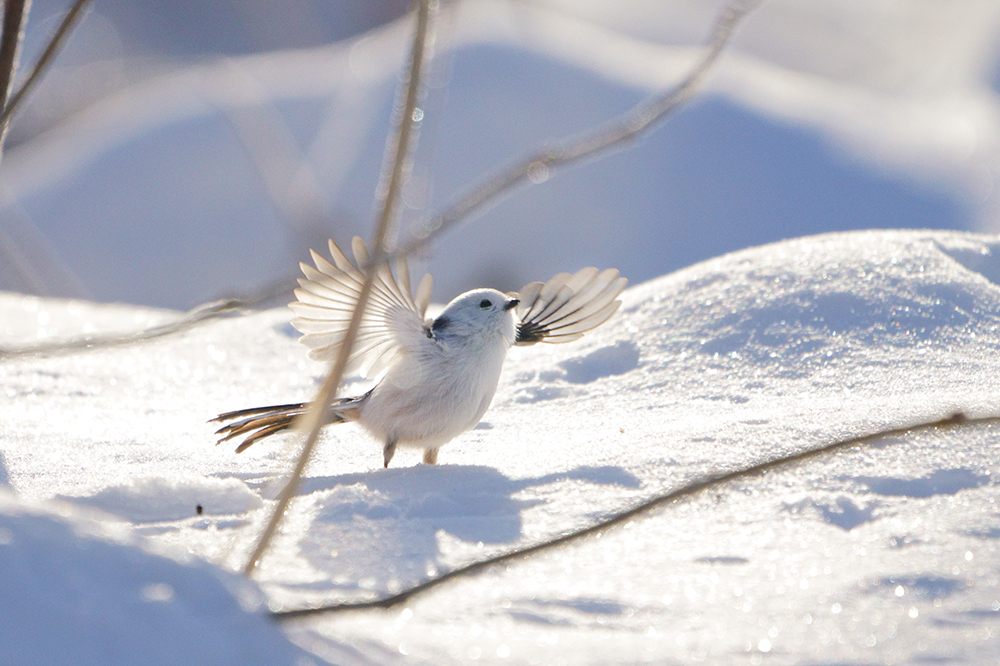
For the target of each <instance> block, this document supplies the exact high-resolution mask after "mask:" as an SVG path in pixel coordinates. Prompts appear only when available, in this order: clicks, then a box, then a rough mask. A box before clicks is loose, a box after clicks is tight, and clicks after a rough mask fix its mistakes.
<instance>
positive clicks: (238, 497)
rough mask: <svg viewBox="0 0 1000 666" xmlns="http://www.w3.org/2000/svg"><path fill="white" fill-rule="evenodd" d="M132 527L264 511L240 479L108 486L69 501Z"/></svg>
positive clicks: (190, 479)
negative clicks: (95, 510) (196, 516)
mask: <svg viewBox="0 0 1000 666" xmlns="http://www.w3.org/2000/svg"><path fill="white" fill-rule="evenodd" d="M64 499H68V500H71V501H73V502H75V503H77V504H83V505H86V506H91V507H94V508H96V509H101V510H103V511H107V512H108V513H113V514H116V515H118V516H121V517H123V518H126V519H128V520H129V521H131V522H133V523H152V522H162V521H170V520H184V519H185V518H190V517H192V516H195V515H202V514H209V515H226V514H234V513H244V512H246V511H250V510H251V509H258V508H260V507H261V500H260V498H259V497H258V496H257V495H256V494H255V493H254V492H253V491H252V490H250V488H248V487H247V485H246V484H245V483H243V482H242V481H240V480H239V479H232V478H230V479H216V478H211V477H204V476H189V477H185V478H179V479H164V478H156V477H152V478H144V479H136V480H134V481H131V482H129V483H128V484H126V485H123V486H109V487H107V488H104V489H103V490H101V491H99V492H97V493H95V494H93V495H91V496H89V497H66V498H64Z"/></svg>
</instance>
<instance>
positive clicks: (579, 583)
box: [0, 231, 1000, 664]
mask: <svg viewBox="0 0 1000 666" xmlns="http://www.w3.org/2000/svg"><path fill="white" fill-rule="evenodd" d="M536 277H538V278H540V279H544V278H546V277H548V276H547V275H539V276H536ZM998 281H1000V237H995V236H980V235H970V234H964V233H958V232H931V231H891V232H890V231H879V232H876V231H871V232H854V233H844V234H831V235H824V236H815V237H809V238H804V239H799V240H792V241H786V242H782V243H777V244H774V245H768V246H763V247H759V248H754V249H748V250H743V251H740V252H736V253H733V254H728V255H725V256H721V257H718V258H715V259H711V260H709V261H706V262H703V263H700V264H697V265H694V266H691V267H689V268H686V269H684V270H681V271H678V272H676V273H673V274H670V275H666V276H664V277H661V278H659V279H656V280H652V281H650V282H647V283H644V284H640V285H638V286H635V287H632V288H630V289H629V290H627V291H626V292H625V294H624V296H623V300H624V306H623V309H622V312H621V314H620V315H616V316H615V317H614V318H612V320H611V321H609V322H608V324H606V325H605V326H603V327H601V328H600V329H598V330H596V331H594V332H592V333H590V334H588V335H587V336H585V337H584V338H583V339H582V340H580V341H578V342H576V343H572V344H568V345H563V346H536V347H531V348H523V349H522V348H517V349H515V350H513V351H512V352H511V355H510V358H509V360H508V364H507V367H506V368H505V370H504V375H503V378H502V380H501V385H500V388H499V390H498V393H497V396H496V398H495V400H494V403H493V406H492V408H491V409H490V411H489V412H487V415H486V417H485V420H484V422H483V423H481V424H480V425H479V426H478V427H477V428H476V429H475V430H473V431H471V432H470V433H468V434H466V435H464V436H462V437H460V438H458V439H457V440H456V441H455V442H453V443H452V444H450V445H448V446H446V447H445V448H444V449H443V450H442V452H441V458H440V460H441V465H439V466H425V465H420V464H417V457H416V454H415V453H413V452H408V451H401V452H400V453H399V454H398V455H397V459H396V461H395V462H396V465H395V466H394V467H392V468H390V469H388V470H383V469H381V453H380V446H379V445H378V444H377V443H375V442H372V441H370V440H367V439H366V438H365V436H364V435H363V434H361V433H360V432H359V431H358V430H356V429H354V427H353V426H350V425H347V426H339V427H337V428H332V429H329V430H328V431H327V432H326V434H325V435H324V438H323V440H322V442H321V446H320V447H318V451H317V455H316V458H315V460H314V463H313V464H312V465H311V467H310V469H309V470H308V472H307V478H306V479H305V481H304V483H303V486H302V488H301V489H300V492H299V496H298V498H297V499H296V500H295V501H294V502H293V503H292V506H291V509H290V512H289V514H288V518H287V520H286V521H285V523H284V524H283V527H282V531H281V534H280V536H279V538H278V540H277V543H276V545H275V548H274V549H273V550H272V551H271V552H270V553H269V554H268V555H267V556H266V558H265V559H264V561H263V565H262V568H261V570H260V572H259V575H258V576H257V578H256V581H257V584H259V586H260V589H261V590H262V592H263V594H264V595H266V598H267V599H268V601H267V604H268V605H269V606H270V607H271V608H274V609H279V608H299V607H303V606H308V605H311V604H318V603H322V602H332V601H337V600H347V599H369V598H372V597H373V596H376V595H381V594H386V593H389V592H393V591H396V590H399V589H401V588H403V587H405V586H407V585H410V584H413V583H415V582H418V581H422V580H424V579H426V578H427V577H428V576H430V575H433V573H434V572H435V571H443V570H447V569H450V568H452V567H455V566H459V565H461V564H464V563H467V562H471V561H474V560H477V559H479V558H482V557H484V556H486V555H488V554H493V553H499V552H504V551H507V550H510V549H513V548H516V547H519V546H523V545H527V544H532V543H536V542H538V541H541V540H543V539H545V538H547V537H552V536H555V535H559V534H564V533H566V532H568V531H570V530H573V529H576V528H579V527H582V526H586V525H590V524H593V523H594V522H595V521H596V520H599V519H601V518H605V517H608V516H610V515H612V514H613V513H614V512H616V511H619V510H621V509H624V508H627V507H630V506H633V505H635V504H636V503H638V502H639V501H641V500H643V499H646V498H649V497H652V496H655V495H656V494H658V493H662V492H665V491H669V490H671V489H676V488H679V487H681V486H683V485H684V484H685V483H687V482H690V481H692V480H694V479H697V478H700V477H701V476H703V475H705V474H712V473H719V472H723V471H727V470H733V469H736V468H739V467H742V466H746V465H749V464H752V463H756V462H760V461H764V460H768V459H771V458H774V457H777V456H781V455H784V454H788V453H792V452H795V451H801V450H804V449H807V448H812V447H816V446H819V445H821V444H824V443H827V442H831V441H834V440H837V439H840V438H844V437H849V436H853V435H861V434H865V433H869V432H873V431H875V430H878V429H881V428H885V427H892V426H899V425H905V424H911V423H916V422H920V421H933V420H935V419H938V418H941V417H942V416H946V415H948V414H950V413H952V412H953V411H955V410H962V411H964V412H965V413H966V414H969V415H971V416H982V415H990V414H997V407H996V405H997V398H998V396H1000V372H998V371H1000V355H998V351H1000V331H998V326H1000V286H998ZM166 315H167V313H165V312H164V311H162V310H147V309H142V308H138V307H129V306H108V305H97V304H87V303H81V302H74V301H58V300H46V299H37V298H32V297H25V296H21V295H18V294H12V293H7V294H0V345H3V346H15V345H17V344H24V343H29V342H35V341H37V339H39V338H43V337H46V336H51V335H53V331H57V332H58V334H59V335H67V334H70V333H72V332H74V328H75V329H76V332H83V331H84V330H87V327H89V330H91V331H97V332H108V331H119V332H122V331H127V330H132V329H134V328H135V327H136V326H140V325H144V324H146V323H148V324H158V323H162V322H163V320H164V317H165V316H166ZM288 319H289V315H288V312H287V311H286V310H285V309H283V308H279V309H276V310H271V311H265V312H260V313H256V314H251V315H248V316H244V317H235V318H229V319H220V320H214V321H212V322H209V323H206V324H203V325H201V326H199V327H197V328H194V329H192V330H190V331H188V332H185V333H182V334H178V335H173V336H168V337H164V338H160V339H157V340H154V341H150V342H147V343H143V344H135V345H131V346H128V347H121V348H112V349H103V350H94V351H90V352H86V353H76V354H67V355H59V356H51V357H14V358H7V359H5V360H4V361H3V362H2V363H0V378H2V379H0V382H2V387H3V390H4V392H5V402H4V406H3V417H2V420H0V453H2V465H0V481H4V482H5V483H6V484H7V485H9V486H10V488H11V492H12V493H16V495H14V494H4V495H3V497H2V498H0V644H2V645H4V648H5V653H4V657H8V655H9V654H13V655H14V658H13V660H14V663H25V664H27V663H46V662H48V663H51V662H52V661H66V660H67V659H68V662H67V663H104V664H126V663H135V657H134V655H136V654H142V655H144V656H145V657H148V659H144V661H145V663H156V664H158V663H237V662H239V663H295V661H294V660H295V659H297V658H300V657H301V655H302V654H303V652H301V650H305V651H308V652H309V653H311V654H312V655H313V656H312V657H310V658H311V659H314V660H317V661H320V662H322V661H327V662H329V663H337V664H466V663H471V662H479V663H517V664H607V663H657V664H664V663H666V664H675V663H676V664H680V663H697V662H702V661H708V662H709V663H746V664H844V663H852V664H855V663H857V664H926V663H969V664H993V663H996V662H997V660H998V659H1000V586H998V577H1000V556H998V553H997V546H998V543H1000V507H998V505H997V501H998V499H1000V489H998V485H997V483H996V482H995V481H994V479H995V478H996V475H997V474H998V473H1000V457H998V453H997V451H998V448H997V443H998V433H997V426H995V425H990V424H967V425H961V426H951V427H940V428H934V429H930V430H922V431H918V432H912V433H910V434H905V435H900V436H894V437H891V438H884V439H882V440H880V441H879V442H877V443H876V444H874V445H871V446H867V447H864V448H861V447H856V448H854V449H851V450H845V451H841V452H839V453H837V454H834V455H828V456H826V457H823V458H820V459H815V460H812V461H809V462H806V463H803V464H800V465H797V466H794V467H790V468H787V469H781V470H778V471H773V472H770V473H768V474H766V475H764V476H760V477H752V478H746V479H744V480H742V481H739V482H732V483H728V484H724V485H720V486H717V487H715V488H712V489H711V490H710V491H708V492H704V493H701V494H699V495H697V496H695V497H692V498H690V499H687V500H684V501H680V502H676V503H674V504H671V505H669V506H666V507H664V508H661V509H659V510H657V511H654V512H652V513H650V514H648V515H645V516H643V517H639V518H636V519H635V520H634V521H632V522H631V523H629V524H628V525H626V526H624V527H622V528H617V529H610V530H608V531H606V532H604V533H603V534H602V535H601V536H600V537H599V538H598V537H591V538H587V539H584V540H582V541H579V542H576V543H574V544H572V545H569V546H566V547H562V548H560V549H557V550H553V551H550V552H546V553H543V554H539V555H536V556H534V557H530V558H525V559H524V560H523V561H518V562H515V563H511V564H508V565H505V566H498V567H494V568H493V569H491V570H489V571H488V572H485V573H482V574H479V575H476V576H473V577H470V578H466V579H461V580H458V581H455V582H453V583H450V584H447V585H445V586H443V587H440V588H438V589H436V590H434V591H432V592H430V593H428V594H426V595H425V596H421V597H417V598H414V599H413V600H411V601H410V602H409V603H408V604H407V605H406V606H405V608H400V609H396V610H392V611H388V612H380V611H370V612H358V613H351V614H344V615H333V616H325V617H320V618H313V619H310V620H304V621H298V622H289V623H285V624H282V625H280V628H281V630H282V631H278V630H276V629H274V628H273V627H271V626H269V625H268V623H267V622H266V621H265V620H263V619H262V618H261V617H260V616H259V614H257V613H259V611H254V610H253V609H254V608H255V607H257V606H259V603H257V606H255V602H254V601H253V599H254V594H255V592H254V589H255V586H254V584H252V583H244V582H241V581H240V580H239V579H238V576H236V575H235V574H234V573H232V572H231V570H232V569H235V568H237V567H239V566H241V565H242V563H243V560H244V558H245V557H246V554H247V552H248V551H249V548H250V546H251V542H252V539H253V537H254V536H255V535H256V533H257V530H258V529H259V527H260V525H261V521H262V520H263V517H264V514H265V511H264V510H263V509H264V508H266V507H268V506H270V505H271V503H272V501H273V500H272V497H273V496H274V493H275V488H274V483H273V481H274V480H275V479H276V478H278V477H279V476H280V475H281V473H282V470H284V469H286V468H287V466H288V462H287V455H288V451H287V448H288V447H287V446H284V445H283V444H282V443H281V440H282V439H283V440H285V441H286V442H288V441H291V438H290V437H283V438H278V439H275V440H271V441H268V442H264V443H261V444H257V445H255V446H254V447H252V448H251V449H250V450H249V451H247V452H246V453H244V454H242V455H239V456H237V455H235V454H234V453H233V451H232V448H233V447H232V446H228V445H227V446H222V447H215V446H214V445H213V437H212V428H211V426H209V425H208V424H206V423H205V421H206V419H208V418H210V417H212V416H214V415H215V414H217V413H218V412H221V411H225V410H229V409H235V408H241V407H248V406H255V405H260V404H270V403H274V402H290V401H295V400H303V399H307V398H309V397H311V395H312V392H313V391H314V390H315V389H316V387H317V382H318V380H319V378H320V376H321V375H322V373H323V372H324V368H323V367H321V366H319V365H317V364H314V363H312V362H309V361H308V360H307V359H306V354H305V349H304V348H302V347H301V346H300V345H299V344H298V343H297V342H296V341H295V336H294V333H293V331H292V330H291V329H290V328H289V326H288ZM363 388H364V385H363V384H361V383H360V382H354V383H351V384H349V385H348V386H347V387H346V389H345V390H346V391H348V392H353V391H359V390H362V389H363ZM198 506H200V507H201V509H202V512H201V514H200V515H199V513H198V512H197V510H196V509H197V507H198ZM112 514H116V515H115V516H113V515H112ZM155 553H161V554H155ZM162 553H167V554H168V555H170V557H165V556H164V555H163V554H162ZM171 554H172V555H171ZM256 594H258V595H259V594H260V592H256ZM244 607H249V608H250V609H251V610H250V611H247V612H244V611H242V610H240V609H241V608H244ZM49 618H55V619H56V621H54V622H53V621H49ZM288 640H291V641H292V642H293V643H295V644H296V645H297V646H298V647H293V646H291V645H290V644H289V643H288ZM165 645H169V646H170V649H169V650H167V649H165V648H164V646H165ZM10 646H15V647H14V651H13V652H10V651H9V650H10ZM66 655H71V656H70V657H68V658H66ZM5 663H6V662H5Z"/></svg>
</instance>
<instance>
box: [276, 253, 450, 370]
mask: <svg viewBox="0 0 1000 666" xmlns="http://www.w3.org/2000/svg"><path fill="white" fill-rule="evenodd" d="M351 247H352V249H353V250H354V259H355V262H356V265H355V264H352V263H351V262H350V260H349V259H348V258H347V257H346V256H345V255H344V253H343V252H341V251H340V248H338V247H337V246H336V245H335V244H334V242H333V241H330V254H331V255H332V257H333V263H332V264H331V263H330V262H329V261H327V260H326V259H324V258H323V257H321V256H320V255H319V254H318V253H316V252H312V258H313V262H314V263H315V264H316V267H315V268H313V267H312V266H309V265H307V264H304V263H303V264H300V265H301V267H302V272H303V273H305V277H304V278H300V279H299V285H300V286H299V288H298V289H296V290H295V298H296V301H295V302H294V303H290V304H289V306H288V307H290V308H291V309H292V312H294V313H295V315H296V316H295V318H294V319H292V326H294V327H295V328H297V329H298V330H299V331H300V332H301V333H303V334H304V335H303V336H302V337H301V338H300V341H301V342H302V343H303V344H305V345H306V346H307V347H309V348H310V352H309V356H310V357H311V358H314V359H317V360H332V359H334V358H336V356H337V352H338V349H339V347H340V343H341V341H342V340H343V339H344V334H345V333H346V332H347V327H348V326H349V325H350V321H351V317H352V315H353V313H354V306H355V304H356V303H357V302H358V295H359V294H360V293H361V285H362V283H363V282H364V279H365V278H364V275H363V274H362V272H361V271H360V270H359V269H358V267H359V266H361V265H363V264H365V263H367V262H368V250H367V249H366V248H365V243H364V241H362V240H361V239H360V238H358V237H355V238H354V240H353V242H352V243H351ZM397 280H398V282H397ZM430 298H431V276H430V275H424V277H423V279H422V280H421V281H420V284H419V285H418V286H417V295H416V298H414V297H413V296H412V295H411V292H410V272H409V269H408V268H407V266H406V261H405V260H403V259H399V260H398V261H397V262H396V277H395V278H394V277H393V274H392V271H390V270H389V266H388V265H386V264H383V265H382V267H381V268H380V269H379V271H378V273H377V274H376V276H375V281H374V283H373V285H372V291H371V296H370V297H369V300H368V307H367V308H366V309H365V314H364V317H363V318H362V320H361V328H360V329H358V337H357V339H356V340H355V341H354V350H353V351H352V352H351V357H350V360H349V361H348V365H347V370H348V371H351V370H360V371H361V373H362V375H364V376H366V377H370V376H374V375H377V374H378V373H379V372H381V371H382V370H383V369H384V368H386V367H387V366H388V365H389V364H390V363H391V362H392V360H393V359H394V358H395V357H396V355H397V354H399V353H400V351H402V350H404V349H406V348H408V347H411V346H413V345H416V344H419V342H420V339H421V338H422V337H424V336H426V331H425V330H424V312H425V311H426V310H427V304H428V303H429V302H430Z"/></svg>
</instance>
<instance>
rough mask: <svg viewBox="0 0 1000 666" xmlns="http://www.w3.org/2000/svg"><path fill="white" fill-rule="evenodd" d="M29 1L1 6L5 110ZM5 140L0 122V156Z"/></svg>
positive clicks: (1, 101) (0, 82)
mask: <svg viewBox="0 0 1000 666" xmlns="http://www.w3.org/2000/svg"><path fill="white" fill-rule="evenodd" d="M30 7H31V0H7V2H5V3H4V4H3V33H2V34H0V108H3V109H6V107H7V106H8V104H7V100H8V99H10V91H11V88H12V87H13V85H14V73H15V72H16V71H17V61H18V58H20V56H21V42H22V41H23V37H24V25H25V24H26V23H27V22H28V9H29V8H30ZM6 138H7V120H6V117H4V120H3V122H0V154H2V152H3V143H4V140H5V139H6Z"/></svg>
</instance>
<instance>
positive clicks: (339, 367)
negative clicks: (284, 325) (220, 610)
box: [243, 0, 431, 576]
mask: <svg viewBox="0 0 1000 666" xmlns="http://www.w3.org/2000/svg"><path fill="white" fill-rule="evenodd" d="M430 13H431V0H420V1H419V2H418V5H417V25H416V29H415V31H414V36H413V50H412V53H411V56H410V71H409V77H408V79H407V84H406V86H407V87H406V101H405V103H404V104H403V112H402V116H401V117H400V118H398V123H397V127H396V131H395V132H394V133H393V135H392V136H393V139H391V140H392V141H394V144H393V145H392V147H391V151H390V152H391V154H392V158H391V164H392V168H391V170H390V172H389V183H388V187H387V188H386V190H385V198H384V200H383V201H382V207H381V212H380V214H379V219H378V225H377V227H376V230H375V240H374V243H373V254H372V258H371V261H370V262H369V264H368V266H367V268H366V269H365V280H364V282H363V283H362V285H361V292H360V293H359V294H358V302H357V303H356V304H355V306H354V315H353V316H352V317H351V323H350V325H349V326H348V328H347V332H346V333H345V334H344V339H343V340H342V341H341V343H340V350H339V353H338V355H337V360H336V361H335V362H334V364H333V368H332V369H331V370H330V374H329V375H327V378H326V381H325V382H324V383H323V387H322V388H321V389H320V391H319V393H318V394H317V396H316V398H315V399H314V400H313V401H312V403H311V404H310V407H309V411H307V412H306V414H305V415H304V416H303V418H302V423H301V424H300V425H299V428H300V429H301V430H302V431H304V432H307V433H308V435H307V436H306V441H305V443H304V444H303V445H302V451H301V452H300V453H299V457H298V460H297V461H296V463H295V469H294V470H293V471H292V474H291V476H290V477H289V479H288V481H287V483H286V484H285V486H284V488H282V490H281V494H280V495H279V497H278V500H277V502H276V503H275V507H274V510H273V511H272V513H271V516H270V518H269V519H268V522H267V525H265V527H264V531H263V532H262V533H261V535H260V537H259V539H258V541H257V545H256V547H255V548H254V549H253V553H252V554H251V555H250V558H249V560H248V561H247V563H246V565H245V566H244V568H243V573H244V574H246V575H247V576H250V575H251V574H253V572H254V570H255V569H256V568H257V563H258V562H259V561H260V559H261V558H262V557H263V556H264V553H265V552H266V551H267V548H268V546H269V545H270V543H271V538H272V537H273V536H274V533H275V531H276V530H277V528H278V525H279V524H280V523H281V520H282V518H283V517H284V515H285V511H286V510H287V509H288V504H289V503H290V502H291V500H292V497H294V496H295V492H296V490H297V489H298V485H299V480H300V479H301V478H302V473H303V472H304V471H305V468H306V465H307V464H308V463H309V458H310V456H311V454H312V451H313V448H314V447H315V445H316V441H317V440H318V439H319V431H320V428H322V427H323V417H324V415H325V414H326V412H327V409H329V407H330V403H331V401H332V400H333V396H334V395H335V394H336V392H337V388H338V387H339V386H340V380H341V379H342V378H343V374H344V368H345V367H346V366H347V360H348V359H349V358H350V354H351V347H352V346H353V345H354V339H355V338H356V337H357V333H358V329H359V328H360V325H361V319H362V316H363V315H364V311H365V307H366V306H367V304H368V297H369V295H370V294H371V288H372V283H373V281H374V278H375V275H376V273H377V271H378V269H379V268H380V267H381V265H382V264H383V263H384V262H385V261H386V251H385V242H386V238H387V237H388V234H389V227H390V226H391V223H392V221H393V220H394V219H395V214H396V202H397V200H398V199H399V193H400V191H401V189H402V186H403V178H404V175H405V172H406V161H407V158H408V156H409V148H410V139H411V136H412V130H413V125H414V120H413V115H414V110H415V109H416V108H417V98H418V93H419V90H420V81H421V76H422V75H423V61H424V50H425V45H426V40H427V32H428V28H429V25H430ZM386 157H387V158H388V157H389V153H387V155H386Z"/></svg>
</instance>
